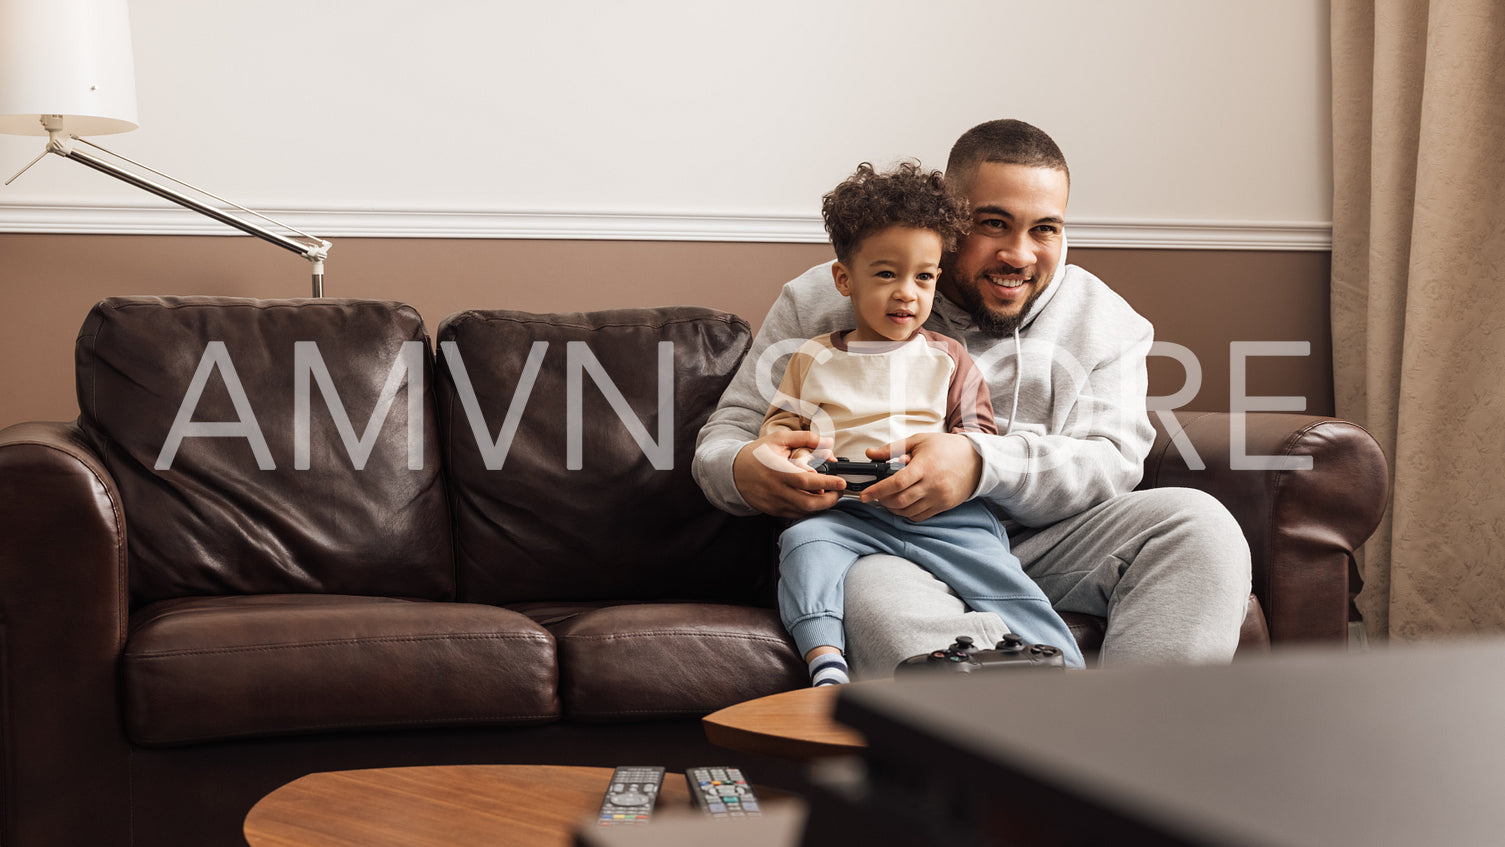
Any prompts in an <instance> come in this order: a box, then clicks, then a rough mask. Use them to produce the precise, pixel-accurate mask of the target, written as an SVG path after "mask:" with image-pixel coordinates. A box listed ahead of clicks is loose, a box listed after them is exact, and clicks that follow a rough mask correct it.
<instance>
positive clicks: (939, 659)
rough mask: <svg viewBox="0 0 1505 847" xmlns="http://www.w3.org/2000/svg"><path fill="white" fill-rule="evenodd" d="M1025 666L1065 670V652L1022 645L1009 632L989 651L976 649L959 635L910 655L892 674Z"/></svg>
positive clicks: (971, 671) (1004, 668)
mask: <svg viewBox="0 0 1505 847" xmlns="http://www.w3.org/2000/svg"><path fill="white" fill-rule="evenodd" d="M1026 668H1056V669H1060V670H1065V669H1066V654H1065V653H1063V652H1061V649H1060V648H1059V647H1052V646H1050V645H1049V644H1025V643H1024V639H1023V638H1021V637H1019V636H1018V635H1016V634H1014V633H1012V632H1010V633H1007V634H1005V635H1004V636H1003V639H1002V640H1001V641H999V642H998V644H997V646H995V647H994V648H993V649H992V650H979V649H977V648H976V647H975V646H974V644H973V641H972V639H971V638H969V637H967V636H965V635H958V636H957V637H956V643H954V644H952V645H951V646H950V647H947V648H946V649H944V650H936V651H934V652H931V653H925V654H922V655H919V656H911V657H909V658H908V659H905V660H904V661H902V662H900V663H899V666H898V667H896V668H894V675H895V676H900V675H904V674H910V673H914V672H916V671H918V672H926V673H929V672H936V671H952V672H954V673H975V672H977V671H992V670H1010V669H1026Z"/></svg>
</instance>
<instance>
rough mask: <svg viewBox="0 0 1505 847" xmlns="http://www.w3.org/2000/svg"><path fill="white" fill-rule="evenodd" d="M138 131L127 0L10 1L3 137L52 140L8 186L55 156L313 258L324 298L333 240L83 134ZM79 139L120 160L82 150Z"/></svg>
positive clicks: (4, 24) (4, 23)
mask: <svg viewBox="0 0 1505 847" xmlns="http://www.w3.org/2000/svg"><path fill="white" fill-rule="evenodd" d="M136 127H137V123H136V72H135V65H134V60H133V56H132V52H131V27H130V18H129V16H128V13H127V10H126V0H0V133H7V134H10V135H45V136H47V147H46V149H44V150H43V151H42V152H41V153H40V154H39V155H38V156H37V157H36V158H35V159H32V160H31V162H30V163H28V164H27V165H26V167H24V168H22V169H21V170H20V172H18V173H17V174H16V175H15V176H13V177H11V178H10V179H8V180H6V181H5V184H6V185H10V184H11V183H12V182H14V181H15V179H16V177H19V176H20V175H21V174H23V173H25V172H26V171H28V170H30V169H31V167H32V165H35V164H36V163H37V162H39V161H41V160H42V158H43V157H45V156H46V155H47V154H48V153H54V154H56V155H59V156H62V157H63V158H65V159H69V160H71V161H74V162H78V163H79V164H81V165H86V166H88V167H90V168H93V169H94V170H96V171H99V172H100V173H103V174H107V175H109V176H112V177H114V178H115V179H118V180H120V181H122V182H125V183H129V184H130V185H134V186H136V187H137V188H140V189H142V190H144V191H149V192H151V193H152V194H155V195H157V196H158V197H162V198H164V199H167V200H171V201H172V202H174V203H177V204H178V205H180V206H184V207H186V208H189V209H192V210H193V211H195V212H198V213H199V214H201V215H205V216H207V217H210V218H213V219H215V220H217V221H220V222H221V223H224V224H227V225H229V226H232V227H235V228H236V229H238V230H240V231H242V232H245V233H249V234H251V235H254V236H256V237H257V238H260V239H262V240H265V241H269V242H271V243H273V244H275V245H277V246H278V247H281V248H282V249H284V250H289V251H292V252H294V253H297V254H299V255H300V256H303V257H304V258H305V259H308V260H309V262H311V263H312V264H313V296H315V297H323V296H324V260H325V258H326V257H328V255H329V248H330V243H329V242H328V241H325V240H323V239H321V238H318V237H316V236H312V235H309V234H308V233H305V232H301V231H299V230H296V229H293V228H292V227H290V226H287V225H286V224H283V223H280V222H278V221H274V220H272V219H271V218H268V217H267V216H265V215H262V214H259V213H257V212H253V211H251V210H250V209H247V208H245V207H243V206H238V205H236V204H234V203H231V202H230V201H228V200H225V199H224V198H222V197H217V196H215V195H213V194H210V193H209V192H207V191H204V190H203V189H201V188H196V187H194V186H192V185H189V184H187V183H185V182H183V181H182V180H178V179H174V178H172V177H170V176H167V175H166V174H164V173H162V172H161V171H156V170H153V169H151V168H149V167H147V166H145V165H142V164H141V163H139V162H135V161H132V160H130V159H127V158H125V157H124V156H120V155H118V154H116V153H111V152H110V151H108V150H106V149H104V148H103V147H100V146H99V145H98V144H95V143H93V142H91V141H86V140H84V139H83V138H80V137H79V136H81V135H106V134H110V133H116V132H129V131H131V130H133V129H135V128H136ZM74 142H79V143H81V144H85V145H88V146H89V147H91V148H93V149H95V150H98V151H99V152H101V153H104V154H106V155H108V156H110V157H111V159H113V160H115V161H109V160H105V159H102V158H100V157H98V156H96V155H94V154H93V153H90V152H86V151H84V150H80V149H79V148H78V147H77V146H76V145H75V144H74ZM116 162H120V163H124V165H129V166H131V167H132V168H135V169H136V170H131V169H129V168H127V167H125V166H123V165H122V164H116ZM139 171H147V172H149V173H151V174H154V175H155V176H157V177H160V178H161V179H164V180H167V181H169V182H171V183H173V184H175V185H177V186H181V187H183V188H187V189H189V190H190V191H192V192H194V193H195V194H198V195H200V196H202V197H208V198H210V199H213V200H215V201H217V202H219V203H223V204H226V205H228V206H231V207H232V208H234V209H235V210H237V211H239V212H241V213H243V214H245V215H251V216H254V217H255V218H257V219H259V220H260V221H262V222H264V223H265V224H271V225H272V226H273V227H276V228H277V229H278V230H281V231H282V232H278V231H275V230H273V229H269V228H268V227H266V226H264V225H263V224H262V223H257V222H255V221H250V220H246V219H245V218H244V217H241V216H238V215H234V214H231V213H230V212H227V211H225V210H223V209H219V208H215V207H214V206H211V205H209V204H208V203H205V202H203V201H202V200H199V199H195V198H194V197H192V196H189V195H187V194H184V193H183V192H181V191H179V190H178V189H177V188H173V187H170V186H168V185H164V184H163V183H161V182H158V181H157V180H154V179H151V178H149V177H147V176H144V175H142V174H141V173H139ZM283 233H290V235H289V234H283Z"/></svg>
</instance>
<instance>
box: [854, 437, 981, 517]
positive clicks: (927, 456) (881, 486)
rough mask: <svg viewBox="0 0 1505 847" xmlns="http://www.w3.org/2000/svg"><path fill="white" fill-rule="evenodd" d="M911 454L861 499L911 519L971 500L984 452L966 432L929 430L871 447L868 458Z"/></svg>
mask: <svg viewBox="0 0 1505 847" xmlns="http://www.w3.org/2000/svg"><path fill="white" fill-rule="evenodd" d="M905 453H908V454H909V464H907V465H905V466H904V469H903V470H901V471H899V472H898V473H896V474H894V475H893V476H891V477H889V478H888V479H885V480H883V481H881V482H875V483H873V484H872V485H870V486H868V487H867V489H866V490H864V491H863V492H862V502H864V503H879V502H880V501H881V505H882V506H883V508H885V509H887V510H889V511H890V512H892V513H894V514H896V515H899V516H900V517H905V518H909V519H910V520H912V521H923V520H925V519H926V518H929V517H933V516H935V515H938V514H940V513H941V512H944V511H946V510H948V509H954V508H956V507H957V506H960V505H961V504H962V503H965V502H966V501H967V498H969V497H971V496H972V492H973V491H976V490H977V483H978V481H979V480H980V479H982V457H981V456H979V455H977V451H976V450H974V449H972V442H971V441H969V440H967V437H966V436H965V435H958V434H956V433H951V432H948V433H925V434H922V435H912V436H910V437H909V438H907V439H905V440H904V441H903V442H895V443H894V444H888V445H885V446H883V447H872V448H869V449H868V451H867V457H868V458H869V459H871V460H873V461H875V462H882V461H886V460H888V459H889V458H891V457H893V456H895V455H903V454H905Z"/></svg>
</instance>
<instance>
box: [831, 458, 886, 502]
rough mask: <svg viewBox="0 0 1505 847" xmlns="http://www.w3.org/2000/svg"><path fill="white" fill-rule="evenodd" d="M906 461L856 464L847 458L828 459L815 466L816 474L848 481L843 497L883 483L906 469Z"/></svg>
mask: <svg viewBox="0 0 1505 847" xmlns="http://www.w3.org/2000/svg"><path fill="white" fill-rule="evenodd" d="M904 465H905V460H904V459H902V458H899V459H889V460H888V461H886V462H854V461H851V460H850V459H847V458H845V457H838V458H836V459H827V460H826V461H824V462H821V463H820V464H818V465H815V466H814V468H815V472H816V473H819V474H825V475H826V476H839V477H841V478H842V479H844V480H846V481H847V487H846V488H845V489H843V490H842V494H843V495H856V494H858V493H860V492H861V491H862V490H863V489H864V488H867V487H868V486H869V485H872V484H873V483H875V482H881V481H882V480H885V479H888V478H889V477H891V476H893V475H894V474H896V473H898V472H899V471H901V470H903V469H904Z"/></svg>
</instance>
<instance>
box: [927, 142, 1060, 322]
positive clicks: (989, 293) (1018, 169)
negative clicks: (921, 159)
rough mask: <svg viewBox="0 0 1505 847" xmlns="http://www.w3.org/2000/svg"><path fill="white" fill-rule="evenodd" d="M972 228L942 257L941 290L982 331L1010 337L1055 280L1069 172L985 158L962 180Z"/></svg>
mask: <svg viewBox="0 0 1505 847" xmlns="http://www.w3.org/2000/svg"><path fill="white" fill-rule="evenodd" d="M961 189H962V190H963V191H964V193H965V196H966V198H967V202H968V204H970V206H971V209H972V231H971V232H970V233H969V234H968V235H967V237H966V238H964V239H963V240H962V242H961V243H960V244H958V245H957V249H956V253H954V254H948V255H947V256H946V257H945V259H944V260H943V262H942V264H941V267H942V268H943V271H942V273H941V279H940V290H941V293H942V294H944V295H945V296H946V297H948V298H950V299H951V300H952V301H953V302H955V303H956V304H957V305H959V306H961V307H962V308H964V309H966V310H967V311H968V312H970V313H971V315H972V318H973V320H975V321H976V322H977V325H978V326H979V327H981V328H982V330H983V331H984V332H987V333H990V334H993V335H999V336H1003V335H1010V334H1012V333H1013V332H1014V330H1015V329H1017V328H1018V327H1019V323H1020V321H1022V320H1023V318H1024V315H1025V314H1026V313H1027V312H1028V311H1029V307H1030V306H1031V305H1033V304H1034V302H1035V300H1036V299H1038V298H1039V296H1040V295H1041V294H1042V293H1044V291H1045V289H1046V288H1047V287H1049V286H1050V283H1051V281H1052V275H1053V274H1054V273H1055V270H1056V264H1057V263H1058V262H1059V261H1060V259H1061V245H1062V243H1063V237H1064V236H1063V234H1064V231H1065V227H1066V199H1067V196H1068V195H1069V194H1070V184H1069V183H1068V181H1067V177H1066V173H1065V172H1064V171H1059V170H1056V169H1054V168H1041V167H1032V166H1029V165H1005V164H999V163H996V162H984V163H983V164H981V165H979V166H978V169H977V173H976V175H975V176H974V177H973V178H972V180H971V182H970V183H969V184H968V185H965V186H961Z"/></svg>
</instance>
